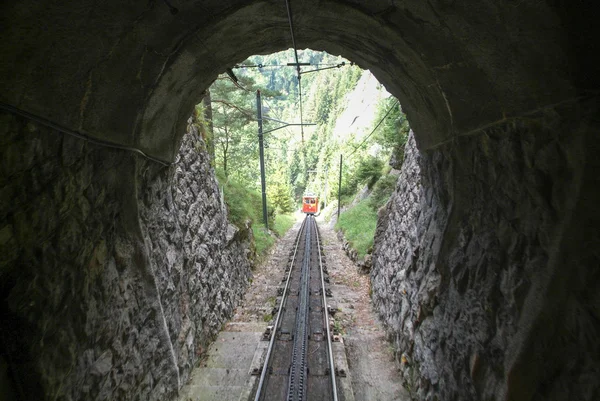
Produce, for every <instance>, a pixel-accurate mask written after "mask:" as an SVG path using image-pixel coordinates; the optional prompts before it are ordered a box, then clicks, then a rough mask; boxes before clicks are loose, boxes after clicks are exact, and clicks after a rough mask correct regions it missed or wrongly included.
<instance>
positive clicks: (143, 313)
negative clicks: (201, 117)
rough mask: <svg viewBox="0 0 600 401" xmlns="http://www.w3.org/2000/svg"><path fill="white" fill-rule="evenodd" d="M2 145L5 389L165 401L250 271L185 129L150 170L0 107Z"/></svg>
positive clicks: (240, 240)
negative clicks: (176, 146) (167, 156)
mask: <svg viewBox="0 0 600 401" xmlns="http://www.w3.org/2000/svg"><path fill="white" fill-rule="evenodd" d="M0 141H2V147H1V152H2V159H1V160H2V171H1V174H0V183H1V188H2V190H1V198H0V202H1V205H2V207H1V208H0V210H2V215H1V224H0V258H1V259H0V266H1V270H0V274H1V278H2V280H1V281H0V282H1V283H2V292H1V294H2V303H1V309H0V311H1V314H0V316H1V327H2V328H1V334H2V343H1V344H0V345H1V347H2V356H3V359H5V362H6V363H7V364H8V365H9V374H10V377H11V380H12V381H13V382H14V384H15V386H14V387H15V391H16V392H17V393H20V395H21V398H22V399H27V400H34V399H35V400H42V399H47V400H116V399H118V400H142V399H143V400H164V399H169V397H171V396H173V395H174V394H176V392H177V390H178V387H179V386H181V385H182V384H183V382H184V381H185V379H186V378H187V376H188V375H189V371H190V369H191V367H192V366H193V365H194V362H195V361H197V360H198V357H199V356H200V355H201V354H202V352H203V351H204V349H205V348H206V345H207V343H208V342H209V341H210V339H211V338H212V336H213V335H214V334H215V333H216V332H217V330H218V329H219V328H220V326H221V324H222V322H223V320H224V319H225V318H226V317H227V316H229V315H231V313H232V310H233V308H234V306H235V305H236V303H237V302H238V300H239V299H240V297H241V294H242V291H243V290H244V288H245V286H246V284H247V282H248V278H249V274H250V270H249V264H248V261H247V258H246V252H247V246H246V245H245V243H244V242H245V239H244V235H243V234H244V233H242V232H239V230H237V229H236V228H234V227H233V226H230V225H228V223H227V220H226V218H225V214H224V211H223V209H222V206H221V202H220V199H219V196H218V188H217V185H216V182H215V180H214V178H213V175H211V173H210V166H209V164H208V161H207V155H206V153H205V152H204V151H203V150H202V144H201V140H200V139H199V138H198V137H196V136H194V134H193V133H191V134H188V135H186V136H185V137H184V146H183V147H182V150H181V152H180V153H179V155H178V162H177V163H176V164H175V165H174V166H172V167H169V168H167V167H162V168H159V167H158V166H157V165H156V164H154V163H153V162H149V161H146V160H145V159H142V158H138V156H134V155H132V154H131V153H128V152H125V151H120V150H114V149H107V148H101V147H98V146H96V145H93V144H90V143H86V142H84V141H81V140H80V139H76V138H73V137H70V136H66V135H63V134H62V133H59V132H56V131H54V130H51V129H49V128H46V127H43V126H39V125H37V124H35V123H33V122H31V121H27V120H25V119H23V118H19V117H15V116H13V115H11V114H6V113H1V114H0ZM209 305H213V307H211V308H209V307H208V306H209Z"/></svg>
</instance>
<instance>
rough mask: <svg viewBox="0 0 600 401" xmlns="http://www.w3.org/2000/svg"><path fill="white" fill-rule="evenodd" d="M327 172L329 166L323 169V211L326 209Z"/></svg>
mask: <svg viewBox="0 0 600 401" xmlns="http://www.w3.org/2000/svg"><path fill="white" fill-rule="evenodd" d="M328 170H329V166H327V167H325V178H324V179H325V185H324V187H325V188H324V189H323V209H325V208H326V207H327V181H328V179H327V171H328Z"/></svg>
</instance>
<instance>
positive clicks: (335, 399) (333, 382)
mask: <svg viewBox="0 0 600 401" xmlns="http://www.w3.org/2000/svg"><path fill="white" fill-rule="evenodd" d="M315 231H316V232H317V234H316V238H317V250H318V252H319V270H320V271H321V295H322V296H323V312H324V313H323V315H324V318H325V329H326V330H327V354H328V356H329V370H330V372H331V388H332V392H333V401H338V395H337V386H336V380H335V365H334V363H333V345H332V344H331V331H330V330H329V313H328V311H327V296H326V294H325V278H324V276H323V260H322V258H321V242H320V241H319V230H318V229H316V225H315Z"/></svg>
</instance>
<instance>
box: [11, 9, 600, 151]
mask: <svg viewBox="0 0 600 401" xmlns="http://www.w3.org/2000/svg"><path fill="white" fill-rule="evenodd" d="M173 4H174V5H175V6H176V7H177V8H178V9H179V13H177V14H176V15H172V14H171V13H170V12H169V8H168V7H167V5H166V4H165V3H164V2H162V1H150V2H135V3H133V4H124V3H122V2H117V1H110V2H102V3H100V4H99V3H97V2H92V1H83V2H81V1H78V2H70V3H66V2H61V3H60V4H56V5H55V4H51V2H39V1H20V2H10V3H7V2H5V3H4V4H3V6H2V8H3V12H2V15H3V19H4V22H3V23H2V26H3V37H4V38H5V40H3V41H2V43H1V44H0V46H1V52H2V54H3V61H2V63H1V65H0V76H1V77H2V85H1V86H2V91H1V92H0V96H1V100H2V102H3V103H5V104H9V105H12V106H15V107H18V108H20V109H22V110H25V111H28V112H30V113H33V114H35V115H38V116H42V117H44V118H47V119H49V120H51V121H53V122H56V123H58V124H61V125H62V126H65V127H67V128H69V129H72V130H76V131H79V132H82V133H85V134H88V135H90V136H93V137H99V138H102V139H106V140H110V141H113V142H116V143H119V144H124V145H130V146H132V145H133V146H137V147H140V148H141V149H143V150H144V151H146V152H147V153H149V154H151V155H153V156H156V157H159V158H163V159H169V160H172V159H173V157H174V154H175V153H176V151H177V147H178V143H179V139H180V138H181V136H182V135H183V132H184V128H185V122H186V120H187V118H188V116H189V115H190V113H191V110H192V107H193V105H194V104H195V103H197V102H198V101H199V99H200V98H201V96H202V92H203V91H204V90H205V88H207V87H208V86H209V85H210V83H211V82H212V81H213V80H214V79H215V77H216V76H217V74H218V73H220V72H222V71H224V70H225V68H227V67H230V66H231V65H233V64H234V63H236V62H240V61H241V60H243V59H245V58H246V57H248V56H250V55H253V54H266V53H271V52H275V51H278V50H282V49H286V48H288V47H290V46H291V35H290V31H289V23H288V18H287V11H286V7H285V1H283V0H277V1H252V2H244V1H235V0H230V1H201V2H198V1H195V2H190V1H186V2H173ZM291 7H292V10H293V17H294V25H295V31H296V41H297V45H298V47H299V48H313V49H317V50H324V51H327V52H329V53H332V54H340V55H342V56H344V57H346V58H348V59H350V60H352V61H354V62H356V63H357V64H359V65H360V66H361V67H363V68H365V69H370V70H371V71H372V72H373V73H374V74H375V75H376V77H377V78H378V79H379V80H380V82H382V83H383V84H384V85H385V86H386V88H387V89H388V90H389V91H390V92H391V93H393V94H394V95H395V96H396V97H398V98H399V99H400V101H401V103H402V105H403V107H404V108H405V110H406V111H407V114H408V117H409V120H410V122H411V124H412V126H413V128H414V130H415V132H416V135H417V142H418V144H419V146H420V148H421V149H427V148H432V147H434V146H436V145H437V144H439V143H442V142H444V141H446V140H448V139H450V138H452V137H453V136H456V135H461V134H467V133H469V132H471V131H473V130H476V129H478V128H481V127H485V126H488V125H491V124H494V123H495V122H498V121H503V120H505V119H507V118H510V117H515V116H520V115H524V114H527V113H528V112H530V111H534V110H538V109H540V108H543V107H545V106H548V105H552V104H556V103H559V102H561V101H565V100H567V99H572V98H575V97H577V96H579V95H582V94H584V93H585V91H586V89H589V84H590V83H591V82H590V81H589V80H587V79H588V78H589V76H591V74H587V72H591V71H586V70H585V69H584V67H583V64H581V63H579V60H578V58H577V57H573V48H574V47H575V49H578V47H577V46H578V45H579V44H580V43H586V41H585V35H586V34H588V35H591V33H590V32H587V33H586V32H585V30H586V29H587V27H586V26H585V24H584V25H581V24H580V23H579V22H580V21H579V19H577V18H576V17H575V16H573V15H571V14H572V13H565V12H564V11H565V10H558V9H555V8H553V7H552V6H551V5H550V2H548V3H546V2H535V4H534V5H530V4H524V3H519V6H518V7H516V6H514V5H511V4H510V2H505V3H503V5H498V4H497V2H491V1H486V2H477V3H476V4H469V5H466V4H463V3H461V2H454V1H447V0H445V1H441V0H439V1H434V2H422V1H407V2H402V3H401V4H398V3H396V2H393V1H392V2H389V1H371V2H362V4H361V2H356V1H344V2H342V1H314V0H310V1H293V0H292V1H291ZM581 13H582V15H584V13H585V11H584V10H582V11H581ZM576 28H577V29H579V30H580V31H581V32H575V33H574V30H575V29H576ZM567 29H568V30H569V31H567ZM580 33H581V34H580ZM573 38H575V39H573ZM589 46H592V45H589ZM507 54H510V55H511V57H507ZM582 76H583V77H584V78H585V79H583V81H584V83H585V85H587V86H588V88H585V87H584V85H582V84H579V83H578V81H576V79H575V78H574V77H579V78H578V79H579V80H580V81H581V79H580V78H581V77H582ZM594 79H596V80H597V78H594ZM586 80H587V81H586ZM592 84H593V83H592ZM593 86H594V85H592V87H593Z"/></svg>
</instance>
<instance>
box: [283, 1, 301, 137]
mask: <svg viewBox="0 0 600 401" xmlns="http://www.w3.org/2000/svg"><path fill="white" fill-rule="evenodd" d="M285 6H286V8H287V14H288V21H289V23H290V33H291V35H292V46H293V47H294V58H295V59H296V71H297V73H298V100H299V106H300V134H301V136H302V143H304V126H303V125H302V124H303V117H302V80H301V78H302V75H301V69H300V61H299V60H298V47H297V46H296V36H295V34H294V21H293V18H292V8H291V7H290V2H289V0H285Z"/></svg>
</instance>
